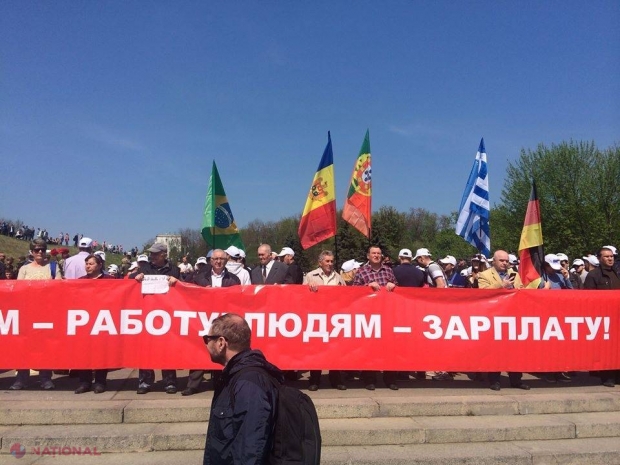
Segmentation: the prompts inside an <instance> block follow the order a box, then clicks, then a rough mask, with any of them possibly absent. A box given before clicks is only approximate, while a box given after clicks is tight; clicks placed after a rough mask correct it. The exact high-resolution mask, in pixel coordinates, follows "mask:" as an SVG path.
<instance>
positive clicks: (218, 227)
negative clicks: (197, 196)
mask: <svg viewBox="0 0 620 465" xmlns="http://www.w3.org/2000/svg"><path fill="white" fill-rule="evenodd" d="M202 237H203V238H204V240H205V241H206V242H207V244H208V245H209V246H210V247H211V248H213V249H227V248H228V247H230V246H231V245H234V246H235V247H238V248H240V249H242V250H245V247H244V246H243V241H242V240H241V236H240V235H239V230H238V229H237V225H236V224H235V218H234V217H233V214H232V210H231V209H230V205H229V203H228V199H227V198H226V192H224V186H222V180H221V179H220V174H219V173H218V171H217V166H215V161H213V168H212V169H211V177H210V178H209V190H208V191H207V198H206V199H205V212H204V216H203V219H202Z"/></svg>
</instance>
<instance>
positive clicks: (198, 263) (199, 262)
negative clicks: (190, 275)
mask: <svg viewBox="0 0 620 465" xmlns="http://www.w3.org/2000/svg"><path fill="white" fill-rule="evenodd" d="M201 263H203V264H205V265H208V263H207V257H198V259H196V265H200V264H201Z"/></svg>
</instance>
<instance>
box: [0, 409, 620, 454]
mask: <svg viewBox="0 0 620 465" xmlns="http://www.w3.org/2000/svg"><path fill="white" fill-rule="evenodd" d="M320 423H321V435H322V437H323V445H324V446H370V445H404V444H409V445H411V444H447V443H453V444H454V443H476V442H487V443H494V442H506V441H530V440H555V439H576V438H580V439H582V438H601V437H615V438H616V440H617V441H618V442H619V443H620V412H597V413H580V414H572V413H568V414H553V415H508V416H504V415H495V416H481V417H467V416H462V417H392V418H390V417H383V418H356V419H321V420H320ZM206 430H207V424H206V423H204V422H184V423H161V424H158V423H136V424H131V423H123V424H98V425H97V424H90V425H35V426H32V425H27V426H13V427H11V426H4V427H2V428H0V436H1V438H2V443H1V445H2V448H1V451H2V453H4V454H8V453H10V448H11V446H12V445H13V444H21V445H23V446H24V447H26V448H27V449H28V450H30V449H31V448H32V447H46V446H47V447H59V448H62V447H78V446H79V447H83V448H84V447H89V448H90V449H94V448H96V449H97V450H98V451H100V452H105V453H112V452H125V453H127V452H148V451H165V450H197V449H201V448H203V446H204V440H205V434H206Z"/></svg>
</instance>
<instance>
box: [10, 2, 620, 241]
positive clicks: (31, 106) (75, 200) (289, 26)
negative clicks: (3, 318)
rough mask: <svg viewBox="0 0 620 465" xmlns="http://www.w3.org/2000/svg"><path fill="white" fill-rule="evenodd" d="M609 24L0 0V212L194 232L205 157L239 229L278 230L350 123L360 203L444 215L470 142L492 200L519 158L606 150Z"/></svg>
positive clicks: (244, 6)
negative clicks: (566, 149)
mask: <svg viewBox="0 0 620 465" xmlns="http://www.w3.org/2000/svg"><path fill="white" fill-rule="evenodd" d="M619 24H620V2H618V1H617V0H610V1H598V0H594V1H587V2H584V1H545V2H533V1H524V2H508V1H477V2H460V1H441V0H440V1H432V2H431V1H428V2H422V1H388V2H383V1H372V2H371V1H314V2H288V1H279V2H275V1H272V2H254V1H239V2H237V1H231V2H218V1H213V2H205V1H196V2H191V1H181V2H172V1H169V2H158V1H154V2H146V1H134V2H124V1H123V2H121V1H106V2H68V1H56V2H32V1H22V0H5V1H3V2H2V3H0V59H1V63H0V166H1V167H2V169H1V172H2V178H3V183H2V186H3V187H2V191H3V193H2V197H1V198H2V200H1V202H0V216H1V217H5V218H12V219H21V220H23V221H25V222H26V223H27V224H29V225H32V226H35V227H45V228H47V229H48V231H49V232H50V234H52V235H57V234H58V233H59V232H60V231H67V230H68V231H69V233H70V234H71V236H73V234H75V233H76V232H80V233H84V234H86V235H88V236H91V237H94V238H95V239H98V240H99V241H102V240H106V241H108V242H111V243H114V244H123V245H124V246H125V247H126V248H127V247H132V246H134V245H138V246H141V245H142V244H143V243H144V242H145V241H146V240H147V239H149V238H152V237H154V236H155V235H157V234H159V233H167V232H173V231H176V230H178V229H179V228H186V227H190V228H199V227H200V224H201V220H202V211H203V206H204V199H205V194H206V189H207V183H208V177H209V174H210V170H211V163H212V161H213V160H214V159H215V161H216V163H217V165H218V169H219V171H220V174H221V177H222V181H223V184H224V187H225V189H226V192H227V195H228V199H229V201H230V203H231V207H232V210H233V213H234V215H235V217H236V220H237V224H238V225H239V226H241V227H243V226H244V225H246V224H247V223H248V222H250V221H252V220H253V219H256V218H260V219H263V220H278V219H280V218H281V217H284V216H289V215H296V214H300V213H301V211H302V209H303V206H304V203H305V197H306V195H307V193H308V189H309V187H310V182H311V180H312V177H313V175H314V171H315V170H316V167H317V166H318V163H319V160H320V157H321V155H322V153H323V149H324V148H325V144H326V142H327V131H328V130H330V131H331V134H332V141H333V148H334V162H335V171H336V183H337V202H338V204H339V206H342V202H343V201H344V197H345V193H346V190H347V188H348V183H349V178H350V175H351V170H352V168H353V163H354V160H355V158H356V157H357V154H358V151H359V148H360V146H361V144H362V140H363V137H364V133H365V131H366V129H367V128H368V129H370V142H371V148H372V156H373V189H374V196H373V206H374V209H377V208H379V207H380V206H381V205H392V206H394V207H396V208H397V209H399V210H401V211H407V210H408V209H409V208H418V207H421V208H426V209H428V210H431V211H433V212H436V213H440V214H448V213H450V212H451V211H455V210H456V209H457V208H458V205H459V202H460V199H461V195H462V191H463V188H464V186H465V182H466V180H467V176H468V174H469V171H470V168H471V165H472V162H473V159H474V156H475V153H476V149H477V148H478V143H479V141H480V138H481V137H484V139H485V142H486V148H487V153H488V165H489V176H490V190H491V193H490V195H491V202H492V203H496V202H498V201H499V199H500V193H501V188H502V186H503V181H504V173H505V169H506V166H507V163H508V161H509V160H515V159H516V158H517V157H518V155H519V152H520V150H521V148H535V147H536V145H537V144H539V143H541V142H542V143H545V144H551V143H558V142H561V141H563V140H568V139H571V138H572V139H576V140H588V141H589V140H594V141H595V142H596V143H597V144H598V146H599V147H601V148H606V147H609V146H611V145H612V144H614V143H617V142H618V141H619V139H620V138H619V136H618V134H619V130H620V27H619ZM277 245H280V244H277ZM277 245H276V246H277ZM403 245H405V244H403Z"/></svg>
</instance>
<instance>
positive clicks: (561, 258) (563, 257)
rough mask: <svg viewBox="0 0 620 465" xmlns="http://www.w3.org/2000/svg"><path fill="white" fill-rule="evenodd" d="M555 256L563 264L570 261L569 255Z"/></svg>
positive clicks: (558, 254) (560, 254)
mask: <svg viewBox="0 0 620 465" xmlns="http://www.w3.org/2000/svg"><path fill="white" fill-rule="evenodd" d="M555 255H556V257H558V258H559V259H560V261H561V262H564V261H566V262H567V261H568V255H566V254H564V253H556V254H555Z"/></svg>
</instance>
